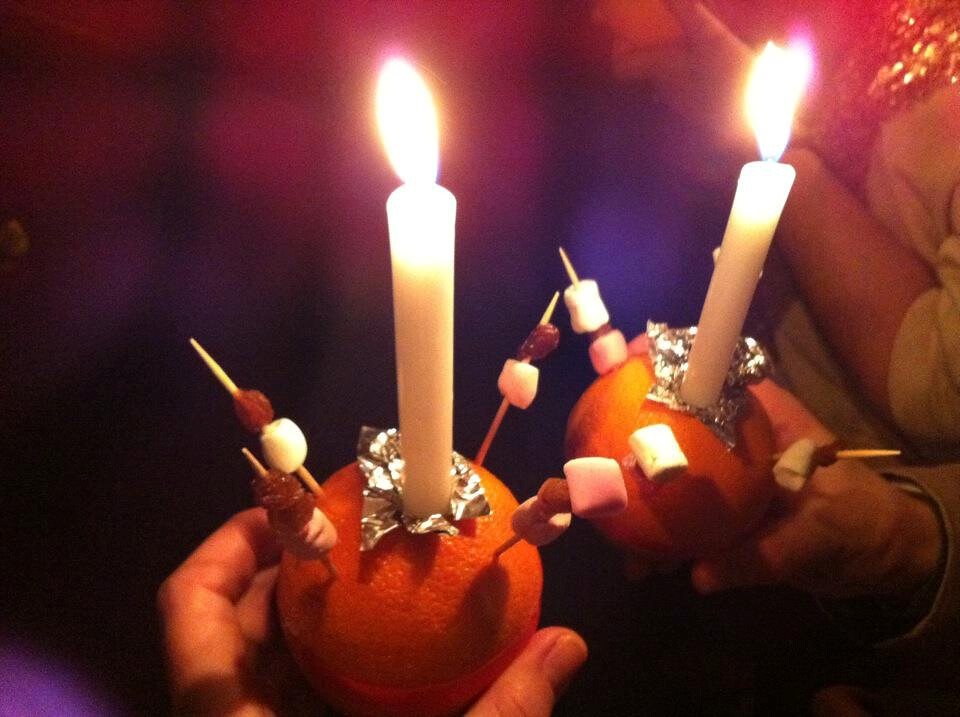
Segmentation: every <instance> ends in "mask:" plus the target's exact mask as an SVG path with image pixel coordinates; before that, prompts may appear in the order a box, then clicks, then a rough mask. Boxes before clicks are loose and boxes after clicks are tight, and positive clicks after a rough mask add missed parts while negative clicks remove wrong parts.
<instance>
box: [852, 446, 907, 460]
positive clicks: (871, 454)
mask: <svg viewBox="0 0 960 717" xmlns="http://www.w3.org/2000/svg"><path fill="white" fill-rule="evenodd" d="M901 453H902V451H898V450H895V449H892V448H851V449H847V450H842V451H837V458H886V457H889V456H899V455H900V454H901Z"/></svg>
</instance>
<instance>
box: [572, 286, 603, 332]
mask: <svg viewBox="0 0 960 717" xmlns="http://www.w3.org/2000/svg"><path fill="white" fill-rule="evenodd" d="M563 303H565V304H566V305H567V310H568V311H569V312H570V326H571V327H572V328H573V330H574V331H575V332H576V333H578V334H589V333H590V332H591V331H596V330H597V329H599V328H600V327H601V326H603V325H604V324H607V323H609V322H610V314H608V313H607V307H606V306H604V305H603V299H601V298H600V287H598V286H597V282H596V281H594V280H593V279H581V280H580V283H578V284H577V285H576V286H574V285H573V284H571V285H570V286H568V287H567V288H566V289H565V290H564V292H563Z"/></svg>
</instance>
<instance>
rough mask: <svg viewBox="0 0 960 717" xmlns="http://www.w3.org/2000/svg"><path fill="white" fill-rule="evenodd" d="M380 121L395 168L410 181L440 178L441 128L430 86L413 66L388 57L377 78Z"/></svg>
mask: <svg viewBox="0 0 960 717" xmlns="http://www.w3.org/2000/svg"><path fill="white" fill-rule="evenodd" d="M376 105H377V124H378V125H379V127H380V137H381V138H382V139H383V144H384V147H385V148H386V150H387V156H388V157H389V159H390V164H392V165H393V170H394V171H395V172H396V173H397V175H399V177H400V179H402V180H403V181H404V182H405V183H406V184H414V183H431V184H432V183H434V182H436V181H437V164H438V153H439V147H438V145H439V135H440V133H439V130H438V128H437V113H436V110H435V109H434V106H433V98H432V97H431V95H430V90H429V89H428V88H427V85H426V84H425V83H424V81H423V79H422V78H421V77H420V75H419V74H418V73H417V71H416V70H415V69H413V66H412V65H411V64H410V63H409V62H407V61H406V60H403V59H401V58H392V59H390V60H387V62H386V63H385V64H384V66H383V69H382V70H381V71H380V79H379V81H378V82H377V101H376Z"/></svg>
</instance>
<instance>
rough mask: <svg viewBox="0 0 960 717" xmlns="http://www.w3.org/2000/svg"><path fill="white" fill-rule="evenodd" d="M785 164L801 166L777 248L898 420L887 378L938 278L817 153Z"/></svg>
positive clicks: (791, 155) (828, 329)
mask: <svg viewBox="0 0 960 717" xmlns="http://www.w3.org/2000/svg"><path fill="white" fill-rule="evenodd" d="M783 161H784V162H786V163H788V164H791V165H793V166H794V167H795V168H796V170H797V180H796V183H795V185H794V187H793V191H792V192H791V194H790V198H789V199H788V200H787V204H786V207H785V208H784V212H783V216H782V218H781V220H780V228H779V236H778V238H777V243H778V246H779V247H780V249H781V251H782V253H783V255H784V256H785V257H786V260H787V263H788V264H789V266H790V270H791V273H792V274H793V277H794V280H795V282H796V285H797V287H798V289H799V291H800V293H801V296H802V298H803V300H804V303H805V304H806V305H807V307H808V308H809V309H810V311H811V313H812V315H813V317H814V320H815V321H816V322H817V325H818V326H819V328H820V330H821V332H822V334H823V335H824V337H825V338H826V339H827V342H828V343H829V344H830V346H831V348H832V349H833V350H834V352H835V353H836V354H837V356H838V358H839V359H840V363H841V364H842V365H844V366H846V368H847V370H848V372H849V373H850V374H851V375H852V376H853V377H854V378H855V379H857V380H858V382H859V383H860V386H861V387H862V389H863V391H864V393H865V395H866V396H867V398H868V399H869V400H870V402H871V403H872V404H874V405H875V406H876V407H877V408H878V409H880V410H881V411H882V412H883V414H884V415H886V416H888V417H892V411H891V406H890V397H889V392H888V376H889V371H890V359H891V355H892V352H893V347H894V343H895V341H896V338H897V333H898V331H899V330H900V326H901V324H902V323H903V319H904V316H905V315H906V314H907V311H908V309H909V308H910V307H911V306H912V305H913V303H914V302H915V301H916V300H917V298H919V297H920V295H921V294H923V293H924V292H926V291H927V290H929V289H930V288H932V287H934V286H935V278H934V277H933V275H932V274H931V272H930V269H929V268H928V266H927V265H926V264H925V263H924V262H923V260H922V259H921V258H920V257H919V256H917V255H916V254H915V253H914V252H912V251H911V250H910V249H909V248H907V247H905V246H903V245H901V244H900V243H899V242H897V241H896V240H895V239H894V238H893V237H892V236H891V235H890V234H889V233H888V232H887V231H886V230H885V229H884V228H883V226H882V225H881V224H880V223H879V222H878V221H877V220H876V219H875V218H874V217H873V216H871V215H870V214H869V213H868V212H867V209H866V207H864V206H863V204H862V203H861V202H860V201H859V200H858V199H857V198H856V197H854V195H853V194H852V193H850V192H849V191H848V190H847V189H846V188H845V187H844V185H842V184H841V183H840V181H839V180H838V179H837V178H836V177H834V176H833V175H832V174H831V173H830V171H829V170H828V169H827V168H826V167H825V166H824V164H823V162H821V161H820V159H819V158H818V157H817V156H816V155H815V154H814V153H813V152H811V151H809V150H804V149H799V150H791V151H788V152H787V153H786V155H785V156H784V158H783Z"/></svg>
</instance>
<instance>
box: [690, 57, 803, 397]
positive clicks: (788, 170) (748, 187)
mask: <svg viewBox="0 0 960 717" xmlns="http://www.w3.org/2000/svg"><path fill="white" fill-rule="evenodd" d="M809 72H810V56H809V53H807V52H806V51H805V50H792V49H783V48H779V47H777V46H776V45H774V44H773V43H768V44H767V47H766V49H764V51H763V52H762V53H761V54H760V57H758V58H757V61H756V63H755V65H754V69H753V73H752V74H751V76H750V82H749V84H748V86H747V103H746V104H747V116H748V118H749V120H750V123H751V124H752V126H753V130H754V132H755V133H756V135H757V143H758V144H759V146H760V156H761V157H763V159H764V161H762V162H750V163H749V164H747V165H745V166H744V167H743V170H742V171H741V172H740V180H739V182H738V183H737V192H736V195H735V196H734V199H733V207H732V209H731V210H730V219H729V220H728V222H727V229H726V231H725V232H724V235H723V242H722V243H721V245H720V255H719V257H718V258H717V263H716V266H715V267H714V271H713V277H712V278H711V280H710V288H709V289H707V297H706V299H705V300H704V302H703V311H702V312H701V314H700V322H699V324H698V325H697V335H696V338H695V339H694V341H693V348H692V349H691V350H690V358H689V363H688V366H687V373H686V376H685V377H684V381H683V385H682V386H681V387H680V397H681V398H682V399H683V400H684V401H686V402H687V403H689V404H691V405H693V406H698V407H701V408H703V407H707V406H712V405H714V404H715V403H716V402H717V400H718V399H719V397H720V392H721V390H722V389H723V384H724V382H725V381H726V378H727V373H728V371H729V369H730V360H731V358H732V357H733V351H734V348H735V347H736V343H737V340H738V339H739V337H740V332H741V330H742V329H743V322H744V319H745V318H746V316H747V309H749V308H750V301H751V300H752V298H753V292H754V290H755V289H756V287H757V282H758V281H759V279H760V272H761V271H762V270H763V262H764V261H765V260H766V258H767V251H768V250H769V248H770V242H771V240H772V239H773V233H774V231H775V230H776V228H777V222H779V221H780V213H781V212H782V211H783V205H784V204H785V203H786V201H787V195H788V194H789V193H790V188H791V187H792V186H793V180H794V178H795V177H796V172H795V171H794V169H793V167H791V166H790V165H788V164H781V163H780V162H778V161H777V160H778V159H779V158H780V155H782V154H783V151H784V149H786V146H787V141H788V140H789V138H790V128H791V125H792V124H793V113H794V110H795V109H796V106H797V103H798V102H799V101H800V97H801V95H802V94H803V89H804V87H805V85H806V80H807V77H808V75H809Z"/></svg>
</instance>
